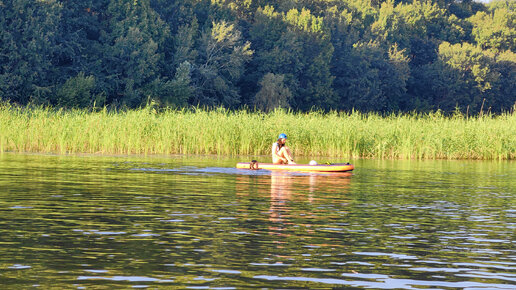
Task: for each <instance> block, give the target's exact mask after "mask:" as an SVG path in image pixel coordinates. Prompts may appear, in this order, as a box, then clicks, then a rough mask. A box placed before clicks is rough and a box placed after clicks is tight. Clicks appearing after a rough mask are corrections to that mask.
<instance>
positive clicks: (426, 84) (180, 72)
mask: <svg viewBox="0 0 516 290" xmlns="http://www.w3.org/2000/svg"><path fill="white" fill-rule="evenodd" d="M514 3H515V2H514V1H506V0H494V1H491V2H490V3H489V4H483V3H478V2H475V1H472V0H461V1H455V0H181V1H179V0H131V1H125V0H84V1H63V0H42V1H29V0H16V1H14V0H0V25H2V30H0V98H1V99H2V100H11V101H13V102H18V103H21V104H27V103H29V102H36V103H48V104H52V105H57V106H65V107H85V106H92V105H93V104H95V105H99V106H101V105H115V106H116V105H124V106H128V107H136V106H140V105H142V104H145V103H146V102H147V101H148V100H149V99H152V100H153V101H155V102H156V103H158V104H161V105H163V106H187V105H207V106H219V105H223V106H226V107H231V108H236V107H238V106H246V105H247V106H256V107H257V108H261V109H263V110H269V109H271V108H274V107H278V106H280V107H289V108H292V109H294V110H303V111H306V110H311V109H313V108H317V109H324V110H330V109H336V110H351V109H353V108H356V109H360V110H364V111H371V110H374V111H397V110H403V111H406V110H414V109H416V110H436V109H441V110H445V111H453V110H455V108H456V107H457V106H458V107H460V108H461V109H464V110H466V109H468V110H469V112H478V111H479V110H480V108H481V107H482V106H483V107H482V108H483V109H486V108H487V109H489V108H490V109H491V110H492V111H501V110H508V109H510V108H511V107H512V106H513V104H514V103H515V102H516V96H515V93H514V91H515V87H514V86H515V83H516V81H515V60H514V54H515V49H516V32H515V31H516V30H515V20H516V19H515V17H516V16H515V13H514V11H515V8H516V4H514Z"/></svg>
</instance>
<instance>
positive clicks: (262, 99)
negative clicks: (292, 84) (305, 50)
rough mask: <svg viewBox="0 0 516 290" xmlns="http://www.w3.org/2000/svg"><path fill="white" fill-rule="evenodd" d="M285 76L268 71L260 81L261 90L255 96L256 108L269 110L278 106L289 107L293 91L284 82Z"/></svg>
mask: <svg viewBox="0 0 516 290" xmlns="http://www.w3.org/2000/svg"><path fill="white" fill-rule="evenodd" d="M284 80H285V76H283V75H275V74H273V73H268V74H266V75H264V76H263V78H262V80H261V81H260V87H261V88H260V91H258V93H257V94H256V96H255V98H254V105H255V106H256V108H258V109H260V110H262V111H266V112H269V111H271V110H273V109H276V108H289V100H290V98H291V97H292V93H291V92H290V90H289V88H288V87H286V86H285V83H284Z"/></svg>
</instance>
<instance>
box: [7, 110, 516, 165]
mask: <svg viewBox="0 0 516 290" xmlns="http://www.w3.org/2000/svg"><path fill="white" fill-rule="evenodd" d="M514 128H516V115H514V114H509V113H507V114H502V115H499V116H491V115H483V116H477V117H469V118H467V117H465V116H463V115H461V114H455V115H454V116H452V117H446V116H443V115H442V114H440V113H430V114H391V115H387V116H381V115H379V114H374V113H369V114H362V113H359V112H353V113H336V112H333V113H327V114H323V113H320V112H310V113H293V112H288V111H284V110H277V111H274V112H271V113H268V114H265V113H257V112H250V111H246V110H240V111H229V110H225V109H216V110H202V109H188V110H186V109H184V110H165V111H160V112H156V110H154V109H152V108H143V109H138V110H124V111H119V112H115V111H109V110H107V109H103V110H99V111H94V112H90V111H87V110H59V109H52V108H43V107H39V108H23V107H16V106H11V105H8V104H3V105H0V152H5V151H14V152H53V153H93V154H219V155H266V154H269V153H270V147H271V144H272V143H273V142H274V140H275V138H276V137H277V135H278V134H279V133H286V134H287V135H288V136H289V138H288V144H289V146H290V147H291V148H292V150H293V151H294V154H295V155H297V156H299V155H302V156H330V157H350V158H352V157H354V158H356V157H364V158H395V159H515V158H516V134H515V133H514Z"/></svg>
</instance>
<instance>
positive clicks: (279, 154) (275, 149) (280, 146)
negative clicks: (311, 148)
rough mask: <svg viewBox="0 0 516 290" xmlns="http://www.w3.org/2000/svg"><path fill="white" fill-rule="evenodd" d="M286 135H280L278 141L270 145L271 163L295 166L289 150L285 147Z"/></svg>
mask: <svg viewBox="0 0 516 290" xmlns="http://www.w3.org/2000/svg"><path fill="white" fill-rule="evenodd" d="M286 142H287V135H285V134H283V133H281V134H279V136H278V140H277V141H276V142H275V143H274V144H272V163H274V164H296V163H295V162H294V158H293V157H292V153H290V149H289V148H288V147H287V146H285V143H286Z"/></svg>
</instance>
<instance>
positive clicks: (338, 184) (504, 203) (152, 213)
mask: <svg viewBox="0 0 516 290" xmlns="http://www.w3.org/2000/svg"><path fill="white" fill-rule="evenodd" d="M258 158H259V159H261V160H267V159H268V158H266V157H258ZM247 159H251V158H250V157H242V158H222V157H210V156H208V157H202V156H201V157H200V156H167V157H156V156H153V157H134V156H132V157H131V156H129V157H127V156H125V157H119V156H118V157H99V156H53V155H32V154H12V153H4V154H2V155H0V251H1V255H0V285H1V286H0V287H1V288H3V289H5V288H9V289H19V288H32V287H37V286H39V287H41V288H44V289H47V288H55V289H60V288H61V289H62V288H76V289H92V288H95V289H97V288H151V289H156V288H160V289H170V288H172V289H243V288H268V289H278V288H290V289H292V288H311V289H314V288H315V289H321V288H370V289H422V288H426V289H428V288H438V289H457V288H461V289H515V288H516V163H515V162H499V161H496V162H495V161H490V162H485V161H482V162H479V161H386V160H380V161H379V160H319V161H320V162H324V161H336V162H346V161H351V162H352V163H353V164H355V166H356V169H355V170H354V171H353V173H351V174H302V173H288V172H271V171H264V170H258V171H249V170H238V169H234V166H235V163H236V162H238V161H246V160H247ZM299 161H301V162H308V161H309V159H306V160H303V159H300V160H299Z"/></svg>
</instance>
